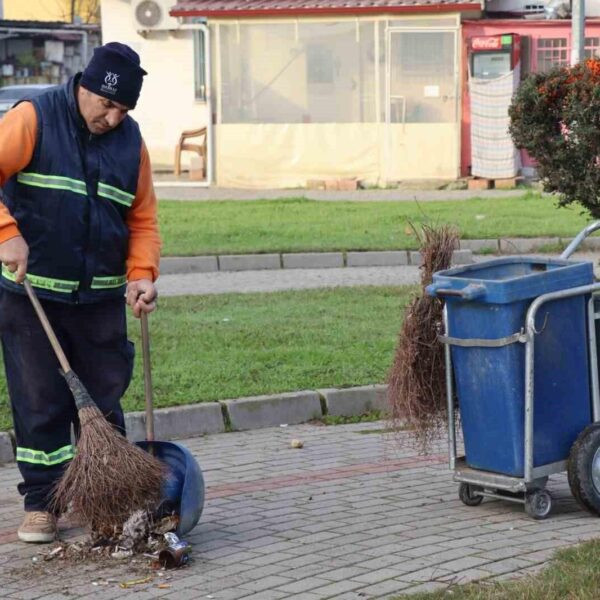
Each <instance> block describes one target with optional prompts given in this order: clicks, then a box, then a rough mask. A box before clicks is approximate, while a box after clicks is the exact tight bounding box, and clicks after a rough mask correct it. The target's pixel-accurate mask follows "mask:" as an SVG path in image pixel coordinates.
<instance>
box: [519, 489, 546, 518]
mask: <svg viewBox="0 0 600 600" xmlns="http://www.w3.org/2000/svg"><path fill="white" fill-rule="evenodd" d="M551 510H552V495H551V494H550V492H549V491H548V490H533V491H532V492H527V493H526V494H525V512H526V513H527V514H528V515H529V516H530V517H533V518H534V519H545V518H546V517H547V516H548V515H549V514H550V511H551Z"/></svg>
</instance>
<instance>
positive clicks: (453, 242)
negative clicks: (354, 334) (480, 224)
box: [388, 225, 458, 453]
mask: <svg viewBox="0 0 600 600" xmlns="http://www.w3.org/2000/svg"><path fill="white" fill-rule="evenodd" d="M457 247H458V231H457V230H456V229H455V228H453V227H450V226H447V225H446V226H444V225H442V226H439V227H433V226H429V225H424V226H423V234H422V237H421V248H420V249H421V254H422V256H423V264H422V265H421V267H420V269H421V294H420V295H419V296H417V297H415V298H413V300H412V301H411V302H410V304H409V305H408V307H407V308H406V312H405V316H404V322H403V324H402V328H401V330H400V333H399V336H398V343H397V346H396V352H395V356H394V362H393V364H392V366H391V368H390V371H389V374H388V403H389V409H390V420H391V422H392V424H393V427H394V428H395V429H398V430H400V429H401V428H403V427H408V428H409V430H410V432H411V436H410V437H409V438H408V439H409V441H410V440H412V441H413V442H415V444H414V445H415V446H416V448H417V449H418V450H419V451H420V452H421V453H426V452H427V450H428V449H429V448H430V446H431V444H432V442H433V441H434V440H436V439H437V438H438V436H439V434H440V433H441V431H443V429H444V427H445V425H446V388H445V384H446V378H445V374H446V367H445V363H444V348H443V346H442V344H441V343H440V342H439V341H438V339H437V337H438V333H439V330H438V328H439V326H440V324H441V322H442V314H443V303H442V301H441V300H440V299H439V298H432V297H431V296H427V294H426V293H425V288H426V287H427V285H429V284H430V283H431V281H432V277H433V273H435V272H436V271H440V270H443V269H447V268H448V267H449V266H450V263H451V260H452V253H453V252H454V250H455V249H456V248H457Z"/></svg>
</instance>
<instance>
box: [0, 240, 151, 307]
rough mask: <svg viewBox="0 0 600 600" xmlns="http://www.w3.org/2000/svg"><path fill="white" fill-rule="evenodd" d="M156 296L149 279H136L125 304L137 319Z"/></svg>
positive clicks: (128, 285)
mask: <svg viewBox="0 0 600 600" xmlns="http://www.w3.org/2000/svg"><path fill="white" fill-rule="evenodd" d="M1 248H2V245H0V249H1ZM157 295H158V294H157V291H156V287H155V285H154V284H153V283H152V282H151V281H150V280H149V279H136V280H135V281H130V282H129V283H128V284H127V293H126V297H127V304H129V306H131V310H133V315H134V316H135V317H137V318H138V319H139V318H140V316H141V314H142V311H143V312H145V313H150V312H152V311H153V310H154V309H155V308H156V296H157Z"/></svg>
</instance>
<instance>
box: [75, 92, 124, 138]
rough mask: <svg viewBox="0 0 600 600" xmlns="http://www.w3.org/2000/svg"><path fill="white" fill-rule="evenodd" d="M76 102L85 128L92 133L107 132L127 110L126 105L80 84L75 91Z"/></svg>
mask: <svg viewBox="0 0 600 600" xmlns="http://www.w3.org/2000/svg"><path fill="white" fill-rule="evenodd" d="M77 103H78V105H79V112H80V113H81V116H82V117H83V119H84V121H85V124H86V125H87V128H88V129H89V131H90V132H91V133H93V134H94V135H102V134H104V133H108V132H109V131H110V130H111V129H114V128H115V127H117V126H118V125H119V124H120V123H121V121H122V120H123V119H124V118H125V117H126V116H127V113H128V112H129V108H128V107H127V106H125V105H123V104H119V103H118V102H114V101H113V100H109V99H108V98H104V96H98V94H94V93H93V92H90V91H89V90H86V89H85V88H84V87H81V86H79V88H78V91H77Z"/></svg>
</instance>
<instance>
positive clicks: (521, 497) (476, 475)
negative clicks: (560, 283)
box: [443, 221, 600, 516]
mask: <svg viewBox="0 0 600 600" xmlns="http://www.w3.org/2000/svg"><path fill="white" fill-rule="evenodd" d="M598 229H600V221H596V222H595V223H592V224H590V225H588V226H587V227H586V228H585V229H583V230H582V231H581V232H580V233H579V234H578V235H577V236H576V237H575V238H574V239H573V241H572V242H571V243H570V244H569V245H568V246H567V248H566V249H565V250H564V252H563V253H562V254H561V256H560V258H562V259H568V258H569V257H570V256H571V255H572V254H573V252H574V251H575V250H576V249H577V248H578V247H579V245H580V244H581V242H582V241H583V240H584V239H585V238H586V237H587V236H588V235H590V234H591V233H593V232H594V231H597V230H598ZM586 294H589V295H590V298H589V300H588V303H587V309H588V312H587V325H588V344H589V348H588V350H589V365H590V381H591V388H592V389H591V392H592V419H593V422H597V421H600V381H599V375H598V355H597V349H596V327H595V323H596V320H597V319H600V311H599V312H596V310H595V303H594V299H595V297H600V282H599V283H594V284H590V285H584V286H579V287H575V288H570V289H565V290H559V291H556V292H550V293H548V294H542V295H541V296H538V297H537V298H535V300H534V301H533V302H532V303H531V305H530V306H529V309H528V310H527V314H526V318H525V328H524V331H523V332H522V334H521V335H519V337H518V342H517V343H524V344H525V399H524V418H525V423H524V425H525V430H524V433H525V439H524V473H523V475H524V476H523V477H514V476H510V475H504V474H501V473H494V472H489V471H483V470H481V469H474V468H471V467H469V466H467V464H466V461H465V458H464V457H459V456H458V453H457V442H456V410H455V407H454V384H453V371H452V356H451V348H450V346H451V345H453V344H452V339H453V338H450V335H451V333H450V332H449V330H448V329H449V328H448V312H447V307H446V306H444V331H445V336H444V337H443V341H444V342H445V344H444V345H445V349H444V351H445V365H446V400H447V410H448V457H449V467H450V470H452V471H454V481H457V482H460V483H462V484H468V485H470V486H476V488H477V489H476V490H475V491H474V492H473V495H472V496H471V502H472V504H473V505H475V504H478V503H479V502H480V501H481V499H482V497H483V496H485V497H492V498H502V499H504V500H509V501H512V502H518V503H521V504H527V500H526V497H527V494H528V493H529V492H533V491H536V490H543V489H544V487H545V485H546V481H547V479H548V476H549V475H552V474H555V473H561V472H563V471H565V470H566V469H567V460H566V459H564V460H561V461H558V462H554V463H549V464H545V465H541V466H538V467H534V466H533V446H534V444H533V439H534V410H533V409H534V351H535V336H536V334H537V333H539V332H538V331H537V330H536V328H535V319H536V315H537V314H538V311H539V310H540V309H541V308H542V307H543V306H544V305H545V304H546V303H547V302H551V301H553V300H560V299H563V298H571V297H574V296H580V295H586ZM475 341H476V340H473V342H475ZM491 490H495V491H491ZM546 493H547V492H546ZM548 496H549V495H548ZM461 497H462V496H461ZM550 501H551V500H549V502H550ZM549 508H550V506H549V505H548V512H549ZM544 516H546V515H545V514H544Z"/></svg>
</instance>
